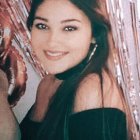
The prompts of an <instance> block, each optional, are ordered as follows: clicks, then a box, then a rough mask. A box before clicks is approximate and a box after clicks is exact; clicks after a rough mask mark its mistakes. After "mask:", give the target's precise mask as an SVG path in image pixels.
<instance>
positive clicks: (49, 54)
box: [43, 50, 68, 61]
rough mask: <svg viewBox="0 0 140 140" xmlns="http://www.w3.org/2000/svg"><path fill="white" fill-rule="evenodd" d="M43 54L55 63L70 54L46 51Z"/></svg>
mask: <svg viewBox="0 0 140 140" xmlns="http://www.w3.org/2000/svg"><path fill="white" fill-rule="evenodd" d="M43 52H44V54H45V56H46V58H47V59H49V60H53V61H56V60H59V59H61V58H63V57H64V56H65V55H67V54H68V52H65V51H51V50H44V51H43Z"/></svg>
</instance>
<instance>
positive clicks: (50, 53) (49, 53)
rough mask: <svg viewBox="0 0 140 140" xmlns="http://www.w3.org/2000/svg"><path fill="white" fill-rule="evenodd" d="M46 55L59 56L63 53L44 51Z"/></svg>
mask: <svg viewBox="0 0 140 140" xmlns="http://www.w3.org/2000/svg"><path fill="white" fill-rule="evenodd" d="M46 53H47V54H48V55H50V56H61V55H63V54H64V53H62V52H56V53H55V52H53V53H52V52H48V51H47V52H46Z"/></svg>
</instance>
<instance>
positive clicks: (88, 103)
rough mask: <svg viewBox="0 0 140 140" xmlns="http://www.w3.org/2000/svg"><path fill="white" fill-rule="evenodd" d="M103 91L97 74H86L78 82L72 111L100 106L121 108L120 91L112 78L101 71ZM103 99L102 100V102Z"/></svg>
mask: <svg viewBox="0 0 140 140" xmlns="http://www.w3.org/2000/svg"><path fill="white" fill-rule="evenodd" d="M102 76H103V93H102V90H101V80H100V77H99V75H98V74H95V73H92V74H89V75H87V76H86V77H85V78H84V79H83V80H82V82H81V83H80V85H79V87H78V89H77V92H76V96H75V102H74V110H73V111H74V112H80V111H83V110H88V109H94V108H100V107H102V105H103V104H102V103H104V107H111V108H118V109H120V110H123V102H122V96H121V93H120V91H119V89H118V87H117V84H116V82H115V80H114V79H112V78H111V77H110V76H109V75H108V74H107V73H106V72H105V71H104V72H103V75H102ZM102 101H103V102H102Z"/></svg>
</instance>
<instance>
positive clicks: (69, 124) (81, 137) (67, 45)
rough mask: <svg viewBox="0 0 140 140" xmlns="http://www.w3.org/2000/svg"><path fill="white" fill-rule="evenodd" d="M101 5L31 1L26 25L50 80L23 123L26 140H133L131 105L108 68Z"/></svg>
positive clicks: (79, 0)
mask: <svg viewBox="0 0 140 140" xmlns="http://www.w3.org/2000/svg"><path fill="white" fill-rule="evenodd" d="M98 2H99V1H98V0H33V2H32V5H31V11H30V13H29V17H28V20H27V26H28V29H29V30H30V31H31V44H32V48H33V51H34V52H35V54H36V56H37V58H38V60H39V61H40V63H41V64H42V65H43V67H44V70H45V71H46V72H47V73H48V75H46V76H45V77H44V78H43V79H42V81H41V82H40V84H39V86H38V90H37V96H36V101H35V103H34V105H33V106H32V108H31V109H30V110H29V112H28V114H27V115H26V117H25V118H24V120H23V121H22V123H21V124H20V130H21V137H22V140H127V139H132V135H131V129H130V127H129V126H130V125H131V121H129V120H131V119H129V113H128V112H129V111H128V109H127V105H126V103H125V101H124V98H123V95H122V92H121V91H120V90H119V88H118V86H117V84H116V82H115V80H114V78H113V76H112V75H111V73H110V71H109V68H108V65H107V60H108V56H109V43H108V32H109V31H110V26H109V23H108V21H106V20H105V18H104V16H103V15H102V14H101V12H100V5H99V3H98ZM1 75H3V74H1ZM5 81H6V80H5ZM6 90H7V88H6V89H5V90H4V93H6ZM6 105H7V104H6ZM9 112H10V111H9ZM5 113H6V112H5ZM9 114H10V115H9V116H10V117H11V118H12V114H11V112H10V113H9ZM9 120H10V119H9ZM12 121H13V122H15V121H14V119H13V120H10V122H12ZM11 124H12V123H11ZM12 125H13V127H14V128H16V129H18V128H17V127H16V126H17V125H16V124H15V123H13V124H12ZM15 134H16V135H15V137H16V138H15V139H19V136H18V134H19V133H17V131H16V133H15ZM7 140H8V139H7Z"/></svg>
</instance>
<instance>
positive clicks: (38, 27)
mask: <svg viewBox="0 0 140 140" xmlns="http://www.w3.org/2000/svg"><path fill="white" fill-rule="evenodd" d="M35 27H36V28H37V29H39V30H46V29H48V27H47V25H45V24H43V23H37V24H35Z"/></svg>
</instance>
